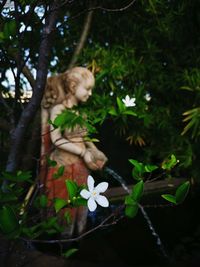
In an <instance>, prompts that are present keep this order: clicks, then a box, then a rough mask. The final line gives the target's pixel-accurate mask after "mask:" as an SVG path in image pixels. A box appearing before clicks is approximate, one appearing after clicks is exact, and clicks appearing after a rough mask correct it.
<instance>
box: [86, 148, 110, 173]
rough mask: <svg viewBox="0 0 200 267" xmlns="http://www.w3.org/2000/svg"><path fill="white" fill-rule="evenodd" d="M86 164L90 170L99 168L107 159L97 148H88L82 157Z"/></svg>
mask: <svg viewBox="0 0 200 267" xmlns="http://www.w3.org/2000/svg"><path fill="white" fill-rule="evenodd" d="M83 159H84V161H85V163H86V165H87V166H88V168H90V169H91V170H100V169H102V168H103V166H104V165H105V163H106V161H107V160H108V159H107V157H106V156H105V155H104V153H103V152H101V151H100V150H98V149H94V148H88V149H87V150H86V152H85V154H84V157H83Z"/></svg>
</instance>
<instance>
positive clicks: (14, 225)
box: [0, 206, 20, 235]
mask: <svg viewBox="0 0 200 267" xmlns="http://www.w3.org/2000/svg"><path fill="white" fill-rule="evenodd" d="M19 227H20V226H19V222H18V220H17V217H16V215H15V213H14V211H13V209H12V208H11V207H10V206H3V207H2V208H1V209H0V229H1V231H2V232H3V233H4V234H11V235H12V234H14V233H16V231H17V230H19Z"/></svg>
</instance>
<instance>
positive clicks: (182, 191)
mask: <svg viewBox="0 0 200 267" xmlns="http://www.w3.org/2000/svg"><path fill="white" fill-rule="evenodd" d="M189 189H190V182H189V181H187V182H185V183H184V184H182V185H180V186H179V187H178V188H177V190H176V194H175V197H176V202H177V204H180V203H182V202H183V201H184V199H185V198H186V196H187V194H188V192H189Z"/></svg>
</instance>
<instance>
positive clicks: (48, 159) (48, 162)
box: [46, 156, 57, 167]
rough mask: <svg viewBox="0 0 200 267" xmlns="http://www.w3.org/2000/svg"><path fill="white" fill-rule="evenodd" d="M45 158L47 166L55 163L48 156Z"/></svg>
mask: <svg viewBox="0 0 200 267" xmlns="http://www.w3.org/2000/svg"><path fill="white" fill-rule="evenodd" d="M46 159H47V165H48V166H49V167H55V166H56V165H57V162H56V161H55V160H51V159H50V158H49V157H48V156H47V157H46Z"/></svg>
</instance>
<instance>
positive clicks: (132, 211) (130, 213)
mask: <svg viewBox="0 0 200 267" xmlns="http://www.w3.org/2000/svg"><path fill="white" fill-rule="evenodd" d="M137 212H138V204H137V203H136V204H134V205H127V206H126V208H125V215H126V216H127V217H129V218H134V217H135V216H136V214H137Z"/></svg>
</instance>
